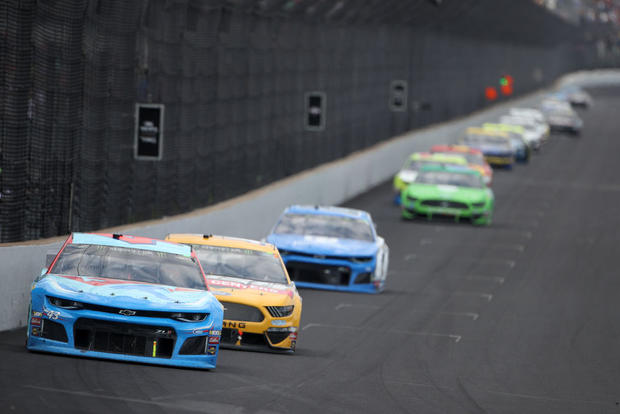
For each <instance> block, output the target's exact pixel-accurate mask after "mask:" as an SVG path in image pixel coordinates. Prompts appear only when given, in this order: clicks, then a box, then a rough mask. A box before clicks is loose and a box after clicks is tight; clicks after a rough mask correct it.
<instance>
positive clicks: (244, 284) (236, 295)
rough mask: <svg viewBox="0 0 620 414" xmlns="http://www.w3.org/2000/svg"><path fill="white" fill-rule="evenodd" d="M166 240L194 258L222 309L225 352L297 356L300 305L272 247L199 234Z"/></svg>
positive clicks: (179, 235)
mask: <svg viewBox="0 0 620 414" xmlns="http://www.w3.org/2000/svg"><path fill="white" fill-rule="evenodd" d="M166 240H170V241H174V242H177V243H184V244H188V245H190V246H192V248H193V249H194V251H195V252H196V254H197V255H198V259H199V260H200V264H201V265H202V268H203V269H204V272H205V274H206V275H207V284H208V285H209V289H210V290H211V293H213V294H214V295H215V297H216V298H218V299H219V301H220V302H221V303H222V305H224V323H223V329H222V341H221V346H222V347H223V348H234V349H256V350H261V349H271V350H276V351H288V352H293V351H295V345H296V343H297V335H298V333H299V323H300V320H301V305H302V301H301V296H299V293H298V292H297V289H296V288H295V284H294V283H291V281H290V279H289V277H288V274H287V272H286V268H285V267H284V264H283V262H282V259H281V258H280V254H279V253H278V250H277V249H276V248H275V246H273V245H272V244H268V243H262V242H258V241H254V240H247V239H239V238H233V237H223V236H213V235H202V234H169V235H168V236H166Z"/></svg>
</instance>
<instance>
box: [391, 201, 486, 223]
mask: <svg viewBox="0 0 620 414" xmlns="http://www.w3.org/2000/svg"><path fill="white" fill-rule="evenodd" d="M422 201H423V200H416V201H415V202H405V203H403V207H402V217H403V218H405V219H414V218H417V217H424V218H426V219H428V220H432V219H434V218H440V219H445V218H447V219H449V220H450V221H454V222H460V221H468V222H471V223H473V224H476V225H484V224H490V222H491V219H492V214H493V212H492V209H491V208H489V207H486V206H485V207H482V208H476V207H473V206H471V205H468V207H467V208H449V207H439V206H426V205H424V204H422Z"/></svg>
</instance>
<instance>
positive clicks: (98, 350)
mask: <svg viewBox="0 0 620 414" xmlns="http://www.w3.org/2000/svg"><path fill="white" fill-rule="evenodd" d="M223 313H224V311H223V309H222V305H221V304H220V303H219V302H218V301H217V299H216V298H215V296H213V295H212V294H211V293H210V292H209V291H208V288H207V283H206V279H205V275H204V273H203V272H202V268H201V267H200V263H199V262H198V259H197V258H196V255H195V253H194V252H193V251H192V249H191V248H190V247H189V246H183V245H179V244H175V243H169V242H165V241H161V240H154V239H149V238H145V237H133V236H127V235H121V234H88V233H73V234H72V235H70V236H69V238H68V239H67V240H66V241H65V243H64V244H63V246H62V248H61V249H60V251H59V252H58V254H57V255H56V256H55V258H54V260H53V261H52V263H51V264H50V266H49V269H43V271H42V272H41V276H39V277H38V278H37V279H36V280H35V281H34V283H33V285H32V291H31V301H30V308H29V310H28V319H27V321H28V328H27V340H26V347H27V348H28V349H29V350H31V351H43V352H54V353H60V354H69V355H76V356H85V357H94V358H104V359H116V360H124V361H131V362H142V363H149V364H160V365H175V366H181V367H191V368H205V369H211V368H215V365H216V361H217V354H218V350H219V343H220V335H221V330H222V317H223Z"/></svg>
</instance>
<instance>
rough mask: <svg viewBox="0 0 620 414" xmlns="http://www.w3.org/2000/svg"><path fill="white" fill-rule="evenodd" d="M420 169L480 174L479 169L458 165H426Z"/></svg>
mask: <svg viewBox="0 0 620 414" xmlns="http://www.w3.org/2000/svg"><path fill="white" fill-rule="evenodd" d="M421 171H445V172H451V173H458V174H471V175H482V174H481V173H480V171H478V170H474V169H473V168H469V167H461V166H459V165H428V166H425V167H422V169H421Z"/></svg>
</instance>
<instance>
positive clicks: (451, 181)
mask: <svg viewBox="0 0 620 414" xmlns="http://www.w3.org/2000/svg"><path fill="white" fill-rule="evenodd" d="M494 203H495V198H494V195H493V191H492V190H491V189H490V188H488V187H487V186H485V185H484V181H483V180H482V176H481V175H480V173H479V172H478V171H475V170H472V169H471V168H462V167H453V166H446V167H437V166H429V167H424V168H423V169H422V170H421V171H420V173H419V174H418V176H417V177H416V179H415V180H414V181H413V182H412V183H411V184H410V185H409V187H407V188H406V189H405V190H403V193H402V202H401V206H402V207H401V208H402V210H401V211H402V217H403V218H404V219H414V218H416V217H424V218H426V219H428V220H431V219H434V218H448V219H450V220H452V221H455V222H459V221H462V220H467V221H470V222H471V223H473V224H475V225H490V224H491V220H492V217H493V207H494Z"/></svg>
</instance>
